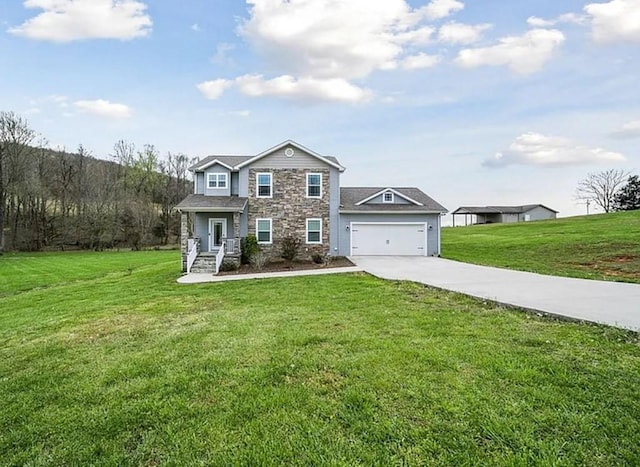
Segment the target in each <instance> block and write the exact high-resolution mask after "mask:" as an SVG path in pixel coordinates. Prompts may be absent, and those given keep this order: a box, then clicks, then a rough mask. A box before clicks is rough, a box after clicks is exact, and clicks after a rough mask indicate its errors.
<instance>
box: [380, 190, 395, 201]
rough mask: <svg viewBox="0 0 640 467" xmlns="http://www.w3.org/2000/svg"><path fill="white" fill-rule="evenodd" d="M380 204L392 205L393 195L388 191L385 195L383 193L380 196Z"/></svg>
mask: <svg viewBox="0 0 640 467" xmlns="http://www.w3.org/2000/svg"><path fill="white" fill-rule="evenodd" d="M382 202H383V203H393V193H391V192H390V191H387V192H386V193H384V194H383V195H382Z"/></svg>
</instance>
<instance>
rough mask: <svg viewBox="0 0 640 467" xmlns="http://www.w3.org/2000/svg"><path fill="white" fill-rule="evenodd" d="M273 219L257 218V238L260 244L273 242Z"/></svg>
mask: <svg viewBox="0 0 640 467" xmlns="http://www.w3.org/2000/svg"><path fill="white" fill-rule="evenodd" d="M271 226H272V222H271V219H256V238H257V239H258V243H260V244H268V243H271V236H272V229H271Z"/></svg>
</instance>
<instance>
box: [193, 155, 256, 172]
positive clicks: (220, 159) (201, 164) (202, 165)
mask: <svg viewBox="0 0 640 467" xmlns="http://www.w3.org/2000/svg"><path fill="white" fill-rule="evenodd" d="M248 159H251V156H222V155H213V156H207V157H205V158H204V159H202V160H201V161H198V162H196V163H195V164H193V165H192V166H191V167H189V170H190V171H192V172H202V171H203V170H205V169H206V168H208V167H211V166H212V165H214V164H220V165H222V166H223V167H226V168H228V169H229V170H233V169H234V168H235V166H236V165H238V164H240V163H241V162H244V161H246V160H248Z"/></svg>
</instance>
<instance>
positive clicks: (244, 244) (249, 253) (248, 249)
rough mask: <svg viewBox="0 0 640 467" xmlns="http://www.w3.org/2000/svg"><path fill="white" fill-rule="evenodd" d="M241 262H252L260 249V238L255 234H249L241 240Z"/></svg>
mask: <svg viewBox="0 0 640 467" xmlns="http://www.w3.org/2000/svg"><path fill="white" fill-rule="evenodd" d="M240 249H241V253H240V262H241V263H242V264H252V262H251V260H252V258H253V257H254V256H255V255H256V254H257V253H258V252H259V251H260V246H259V245H258V239H257V238H256V236H255V235H253V234H249V235H247V236H246V237H243V238H242V240H240Z"/></svg>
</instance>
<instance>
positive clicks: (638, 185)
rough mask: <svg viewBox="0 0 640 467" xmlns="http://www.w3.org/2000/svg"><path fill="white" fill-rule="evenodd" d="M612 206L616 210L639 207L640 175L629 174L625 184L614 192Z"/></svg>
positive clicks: (629, 209)
mask: <svg viewBox="0 0 640 467" xmlns="http://www.w3.org/2000/svg"><path fill="white" fill-rule="evenodd" d="M614 206H615V210H616V211H633V210H635V209H640V177H638V176H637V175H631V176H630V177H629V178H628V179H627V184H626V185H624V186H623V187H622V188H620V190H619V191H618V192H617V193H616V196H615V199H614Z"/></svg>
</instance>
